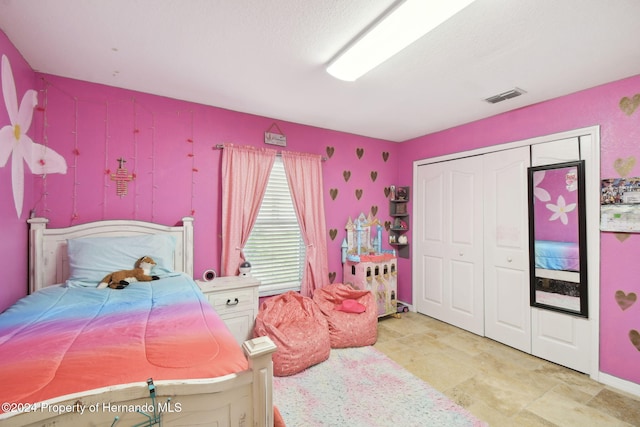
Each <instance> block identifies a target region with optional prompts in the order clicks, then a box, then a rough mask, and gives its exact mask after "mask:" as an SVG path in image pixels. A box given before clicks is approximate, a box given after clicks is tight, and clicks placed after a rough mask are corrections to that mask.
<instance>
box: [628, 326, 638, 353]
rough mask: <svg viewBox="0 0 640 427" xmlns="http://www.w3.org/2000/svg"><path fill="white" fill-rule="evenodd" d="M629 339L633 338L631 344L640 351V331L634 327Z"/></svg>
mask: <svg viewBox="0 0 640 427" xmlns="http://www.w3.org/2000/svg"><path fill="white" fill-rule="evenodd" d="M629 339H630V340H631V344H633V346H634V347H635V348H636V349H637V350H638V351H640V332H638V331H636V330H635V329H632V330H630V331H629Z"/></svg>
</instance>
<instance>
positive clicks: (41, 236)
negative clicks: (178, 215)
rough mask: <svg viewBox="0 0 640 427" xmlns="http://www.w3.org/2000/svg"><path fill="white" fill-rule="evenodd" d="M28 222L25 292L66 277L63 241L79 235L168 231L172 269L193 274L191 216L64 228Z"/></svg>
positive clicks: (41, 221) (34, 220)
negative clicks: (173, 221)
mask: <svg viewBox="0 0 640 427" xmlns="http://www.w3.org/2000/svg"><path fill="white" fill-rule="evenodd" d="M27 222H28V223H29V293H33V292H35V291H37V290H38V289H42V288H44V287H46V286H50V285H54V284H58V283H64V282H65V280H67V278H68V277H69V260H68V256H67V240H68V239H75V238H79V237H113V236H135V235H144V234H158V233H168V234H171V235H173V236H175V237H176V250H175V253H174V260H173V264H174V265H173V268H174V270H175V271H180V272H184V273H186V274H187V275H189V276H191V277H193V218H192V217H184V218H182V225H176V226H168V225H161V224H155V223H152V222H145V221H137V220H120V219H117V220H107V221H96V222H89V223H86V224H80V225H74V226H71V227H66V228H47V224H48V223H49V220H48V219H46V218H31V219H29V220H27Z"/></svg>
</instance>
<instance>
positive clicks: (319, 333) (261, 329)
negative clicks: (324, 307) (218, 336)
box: [253, 291, 331, 377]
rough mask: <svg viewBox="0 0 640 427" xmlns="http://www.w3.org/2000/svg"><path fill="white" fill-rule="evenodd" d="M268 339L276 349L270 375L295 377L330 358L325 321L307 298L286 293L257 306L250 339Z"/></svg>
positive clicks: (329, 345)
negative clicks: (262, 337)
mask: <svg viewBox="0 0 640 427" xmlns="http://www.w3.org/2000/svg"><path fill="white" fill-rule="evenodd" d="M265 335H266V336H268V337H269V338H271V340H272V341H273V342H274V343H275V345H276V346H278V349H277V350H276V352H275V353H274V354H273V374H274V375H275V376H278V377H284V376H288V375H293V374H296V373H298V372H300V371H303V370H304V369H306V368H308V367H310V366H313V365H315V364H317V363H320V362H324V361H325V360H327V359H328V358H329V352H330V351H331V342H330V339H329V327H328V325H327V319H326V318H325V317H324V315H323V314H322V312H321V311H320V308H319V307H318V306H317V305H316V303H315V302H313V300H312V299H311V298H309V297H305V296H302V295H300V294H299V293H297V292H293V291H289V292H286V293H284V294H282V295H278V296H275V297H273V298H269V299H268V300H266V301H264V302H263V303H262V304H261V305H260V310H259V311H258V316H257V317H256V324H255V327H254V329H253V336H254V337H259V336H265Z"/></svg>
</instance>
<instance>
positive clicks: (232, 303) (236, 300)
mask: <svg viewBox="0 0 640 427" xmlns="http://www.w3.org/2000/svg"><path fill="white" fill-rule="evenodd" d="M239 302H240V301H239V300H238V298H234V300H233V302H231V300H230V299H228V300H227V305H238V303H239Z"/></svg>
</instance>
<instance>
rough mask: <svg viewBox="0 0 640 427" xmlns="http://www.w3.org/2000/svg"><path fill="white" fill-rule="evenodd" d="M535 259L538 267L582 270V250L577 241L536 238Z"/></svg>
mask: <svg viewBox="0 0 640 427" xmlns="http://www.w3.org/2000/svg"><path fill="white" fill-rule="evenodd" d="M535 261H536V268H541V269H545V270H562V271H580V250H579V248H578V244H577V243H572V242H554V241H549V240H536V242H535Z"/></svg>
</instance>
